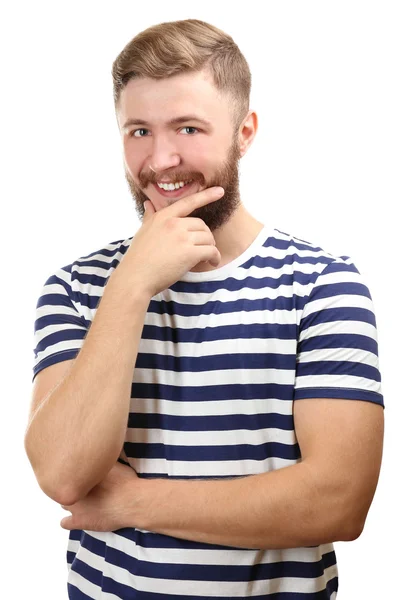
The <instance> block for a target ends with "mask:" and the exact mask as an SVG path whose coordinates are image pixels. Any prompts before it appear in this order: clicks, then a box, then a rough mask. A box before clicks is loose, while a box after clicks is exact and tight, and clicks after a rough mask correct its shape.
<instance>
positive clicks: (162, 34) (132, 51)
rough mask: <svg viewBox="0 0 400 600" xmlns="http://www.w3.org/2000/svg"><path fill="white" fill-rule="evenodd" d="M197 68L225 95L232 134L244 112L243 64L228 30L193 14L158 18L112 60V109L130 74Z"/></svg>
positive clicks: (247, 82)
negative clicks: (173, 18)
mask: <svg viewBox="0 0 400 600" xmlns="http://www.w3.org/2000/svg"><path fill="white" fill-rule="evenodd" d="M203 70H206V71H207V72H209V73H210V75H211V77H212V80H213V82H214V85H215V87H216V88H217V90H218V91H219V92H222V93H224V94H226V95H228V96H229V100H230V101H231V103H232V123H233V127H234V133H237V131H238V129H239V127H240V124H241V122H242V121H243V119H244V118H245V117H246V115H247V113H248V111H249V101H250V90H251V73H250V69H249V65H248V64H247V61H246V59H245V58H244V56H243V54H242V53H241V51H240V50H239V48H238V46H237V45H236V44H235V42H234V41H233V39H232V38H231V36H230V35H228V34H226V33H225V32H224V31H222V30H221V29H218V28H217V27H214V25H210V24H209V23H206V22H205V21H199V20H198V19H186V20H184V21H171V22H167V23H159V24H158V25H154V26H152V27H149V28H148V29H145V30H144V31H142V32H140V33H139V34H138V35H136V36H135V37H134V38H133V39H132V40H131V41H130V42H129V43H128V44H127V45H126V46H125V48H124V49H123V50H122V51H121V52H120V54H119V55H118V56H117V58H116V59H115V60H114V62H113V65H112V78H113V93H114V105H115V109H117V107H118V102H119V99H120V96H121V92H122V90H123V89H124V87H125V86H126V84H127V83H128V81H130V80H131V79H134V78H136V77H150V78H153V79H164V78H168V77H171V76H173V75H177V74H179V73H190V72H193V73H195V72H199V71H203Z"/></svg>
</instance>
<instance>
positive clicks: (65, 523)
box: [60, 517, 72, 529]
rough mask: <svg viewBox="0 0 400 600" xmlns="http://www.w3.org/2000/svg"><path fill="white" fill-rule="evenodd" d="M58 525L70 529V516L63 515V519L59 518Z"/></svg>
mask: <svg viewBox="0 0 400 600" xmlns="http://www.w3.org/2000/svg"><path fill="white" fill-rule="evenodd" d="M60 525H61V527H62V528H63V529H72V518H71V517H65V518H64V519H61V521H60Z"/></svg>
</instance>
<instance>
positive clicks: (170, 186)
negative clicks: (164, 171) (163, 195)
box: [157, 181, 191, 191]
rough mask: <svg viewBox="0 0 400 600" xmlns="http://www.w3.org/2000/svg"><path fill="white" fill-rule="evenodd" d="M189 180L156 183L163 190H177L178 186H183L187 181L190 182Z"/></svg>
mask: <svg viewBox="0 0 400 600" xmlns="http://www.w3.org/2000/svg"><path fill="white" fill-rule="evenodd" d="M190 182H191V181H186V182H184V181H179V182H177V183H157V185H158V187H159V188H161V189H163V190H167V191H172V190H178V189H179V188H181V187H183V186H184V185H186V184H187V183H190Z"/></svg>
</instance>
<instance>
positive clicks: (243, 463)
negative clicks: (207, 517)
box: [128, 457, 300, 479]
mask: <svg viewBox="0 0 400 600" xmlns="http://www.w3.org/2000/svg"><path fill="white" fill-rule="evenodd" d="M299 461H300V459H298V460H291V459H286V458H276V457H271V458H266V459H264V460H238V461H235V460H229V461H222V460H220V461H211V460H210V461H197V460H196V461H180V460H170V459H166V458H129V459H128V462H129V464H130V465H131V466H132V467H133V468H134V469H135V471H136V472H137V473H141V474H150V475H154V473H162V474H165V475H167V474H168V475H169V476H173V477H190V478H191V479H196V477H237V476H239V477H240V476H242V475H243V476H244V475H257V474H259V473H265V472H267V471H273V470H274V469H283V468H284V467H288V466H290V465H293V464H295V463H296V462H299Z"/></svg>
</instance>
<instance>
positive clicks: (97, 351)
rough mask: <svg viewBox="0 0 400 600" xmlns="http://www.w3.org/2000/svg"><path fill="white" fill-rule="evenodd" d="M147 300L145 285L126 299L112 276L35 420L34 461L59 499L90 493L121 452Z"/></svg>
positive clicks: (29, 438) (31, 434)
mask: <svg viewBox="0 0 400 600" xmlns="http://www.w3.org/2000/svg"><path fill="white" fill-rule="evenodd" d="M109 286H110V287H109ZM148 303H149V299H148V298H147V297H146V296H145V295H143V294H141V293H140V290H139V289H138V292H137V293H136V295H131V296H130V297H129V298H127V294H126V289H125V288H124V286H123V285H122V280H121V278H119V279H116V280H115V278H114V280H112V279H111V278H110V280H109V282H108V284H107V286H106V288H105V290H104V294H103V297H102V299H101V301H100V303H99V305H98V308H97V312H96V315H95V317H94V319H93V322H92V324H91V327H90V329H89V331H88V334H87V336H86V338H85V340H84V343H83V346H82V348H81V350H80V352H79V354H78V356H77V357H76V359H75V361H74V363H73V364H72V367H71V370H70V372H69V373H68V374H67V376H66V377H65V378H64V380H63V381H62V382H61V383H60V385H59V386H58V387H57V388H56V389H55V390H53V392H52V393H50V394H49V396H48V397H47V399H46V400H45V401H44V402H43V404H42V405H41V407H40V408H39V410H38V411H37V412H36V414H35V415H34V417H33V419H32V421H31V423H30V426H29V429H28V431H27V434H26V447H27V452H28V455H29V459H30V461H31V463H32V466H33V468H34V471H35V474H36V476H37V479H38V481H39V483H40V484H41V487H42V489H44V491H45V492H46V493H48V495H49V496H51V497H53V498H54V499H55V500H61V501H66V502H68V503H71V504H72V503H73V501H74V500H75V498H79V497H81V496H82V495H85V494H86V493H87V492H88V491H89V490H90V489H92V488H93V486H95V485H96V484H97V483H99V482H100V481H101V480H102V479H103V478H104V476H105V475H106V474H107V473H108V471H109V470H110V469H111V468H112V466H113V465H114V464H115V462H116V460H117V458H118V456H119V454H120V451H121V448H122V446H123V442H124V438H125V434H126V426H127V421H128V414H129V405H130V398H131V385H132V375H133V371H134V366H135V363H136V357H137V351H138V346H139V342H140V339H141V334H142V330H143V323H144V319H145V315H146V311H147V308H148ZM61 496H62V498H61Z"/></svg>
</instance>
